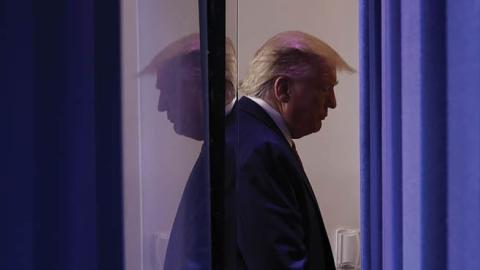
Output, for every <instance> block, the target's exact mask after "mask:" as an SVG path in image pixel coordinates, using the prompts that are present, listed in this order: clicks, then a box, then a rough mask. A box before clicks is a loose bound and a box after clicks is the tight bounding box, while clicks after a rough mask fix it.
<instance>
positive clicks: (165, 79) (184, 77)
mask: <svg viewBox="0 0 480 270" xmlns="http://www.w3.org/2000/svg"><path fill="white" fill-rule="evenodd" d="M165 68H167V69H168V70H159V71H158V72H157V83H156V87H157V89H159V90H160V97H159V100H158V111H160V112H166V114H167V118H168V120H169V121H170V122H171V123H172V124H173V128H174V130H175V133H177V134H179V135H183V136H186V137H189V138H192V139H195V140H199V141H200V140H203V139H204V109H203V97H202V91H201V88H202V85H201V80H200V75H197V74H195V70H192V69H191V68H190V66H189V65H188V64H183V63H180V64H179V63H176V64H174V65H170V66H166V67H165Z"/></svg>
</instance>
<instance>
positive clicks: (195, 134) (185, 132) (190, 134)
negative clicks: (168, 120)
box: [173, 124, 204, 141]
mask: <svg viewBox="0 0 480 270" xmlns="http://www.w3.org/2000/svg"><path fill="white" fill-rule="evenodd" d="M173 129H174V131H175V133H177V134H178V135H182V136H185V137H187V138H190V139H194V140H197V141H203V139H204V134H203V131H202V130H194V129H186V128H180V127H179V126H178V125H175V124H174V125H173Z"/></svg>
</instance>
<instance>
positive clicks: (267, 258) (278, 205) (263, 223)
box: [237, 145, 307, 270]
mask: <svg viewBox="0 0 480 270" xmlns="http://www.w3.org/2000/svg"><path fill="white" fill-rule="evenodd" d="M289 154H290V155H291V153H286V152H285V153H283V152H282V151H279V150H278V149H277V148H276V147H273V146H271V145H265V146H263V147H260V148H258V149H256V150H255V151H254V152H253V153H252V154H251V155H250V156H249V157H248V158H247V159H246V160H244V162H242V164H239V165H240V170H239V171H238V176H239V177H238V183H237V202H238V204H237V213H238V216H237V222H238V227H237V236H238V238H237V239H238V245H239V249H240V253H241V256H242V259H243V261H244V262H245V264H246V265H247V268H248V269H252V270H257V269H258V270H269V269H275V270H282V269H304V268H305V265H306V263H307V255H306V254H307V253H306V248H305V233H304V229H303V228H304V226H303V225H304V220H303V219H302V214H301V212H300V209H299V205H298V201H297V198H296V193H295V189H294V186H295V185H299V184H301V181H302V179H298V168H296V167H295V166H294V165H293V164H291V162H290V161H291V159H288V155H289Z"/></svg>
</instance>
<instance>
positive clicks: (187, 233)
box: [164, 145, 211, 270]
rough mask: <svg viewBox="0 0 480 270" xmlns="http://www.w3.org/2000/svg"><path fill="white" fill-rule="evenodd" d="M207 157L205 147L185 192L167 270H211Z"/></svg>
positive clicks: (172, 232)
mask: <svg viewBox="0 0 480 270" xmlns="http://www.w3.org/2000/svg"><path fill="white" fill-rule="evenodd" d="M207 154H208V152H207V151H206V147H205V145H203V146H202V150H201V152H200V155H199V157H198V159H197V162H196V163H195V166H194V167H193V169H192V172H191V173H190V177H189V178H188V181H187V184H186V186H185V189H184V191H183V194H182V198H181V200H180V204H179V206H178V210H177V214H176V216H175V221H174V222H173V226H172V231H171V233H170V239H169V241H168V246H167V252H166V255H165V263H164V269H165V270H208V269H211V259H210V256H211V240H210V239H211V236H210V181H209V179H208V178H207V176H208V174H207V172H208V170H207V169H208V163H207V162H208V159H207Z"/></svg>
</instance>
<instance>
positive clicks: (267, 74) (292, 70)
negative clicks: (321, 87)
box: [240, 31, 355, 97]
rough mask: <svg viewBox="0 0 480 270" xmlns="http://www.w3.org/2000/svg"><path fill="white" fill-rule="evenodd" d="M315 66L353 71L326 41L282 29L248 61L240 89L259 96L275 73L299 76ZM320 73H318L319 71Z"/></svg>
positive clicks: (326, 70)
mask: <svg viewBox="0 0 480 270" xmlns="http://www.w3.org/2000/svg"><path fill="white" fill-rule="evenodd" d="M314 67H321V68H322V72H328V71H331V70H332V69H333V70H338V71H343V70H345V71H348V72H355V70H354V69H353V68H352V67H350V66H349V65H348V64H347V63H346V62H345V60H343V59H342V57H340V55H339V54H338V53H337V52H336V51H335V50H334V49H333V48H332V47H330V46H329V45H328V44H326V43H325V42H323V41H321V40H320V39H318V38H316V37H314V36H312V35H309V34H307V33H303V32H300V31H287V32H282V33H279V34H277V35H275V36H274V37H272V38H270V39H269V40H268V41H267V42H266V43H265V44H264V45H263V46H262V47H261V48H260V49H259V50H258V51H257V52H256V53H255V56H254V58H253V60H252V62H251V63H250V68H249V70H248V73H247V75H246V76H245V79H244V80H243V82H242V83H241V86H240V89H241V91H242V92H244V93H245V94H247V95H255V96H259V97H262V96H264V95H265V94H266V91H268V89H270V87H269V82H271V80H272V79H273V78H275V77H277V76H289V77H293V78H300V77H302V76H308V75H313V76H316V75H317V74H311V73H312V71H314V70H316V69H314ZM318 75H320V74H318Z"/></svg>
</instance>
